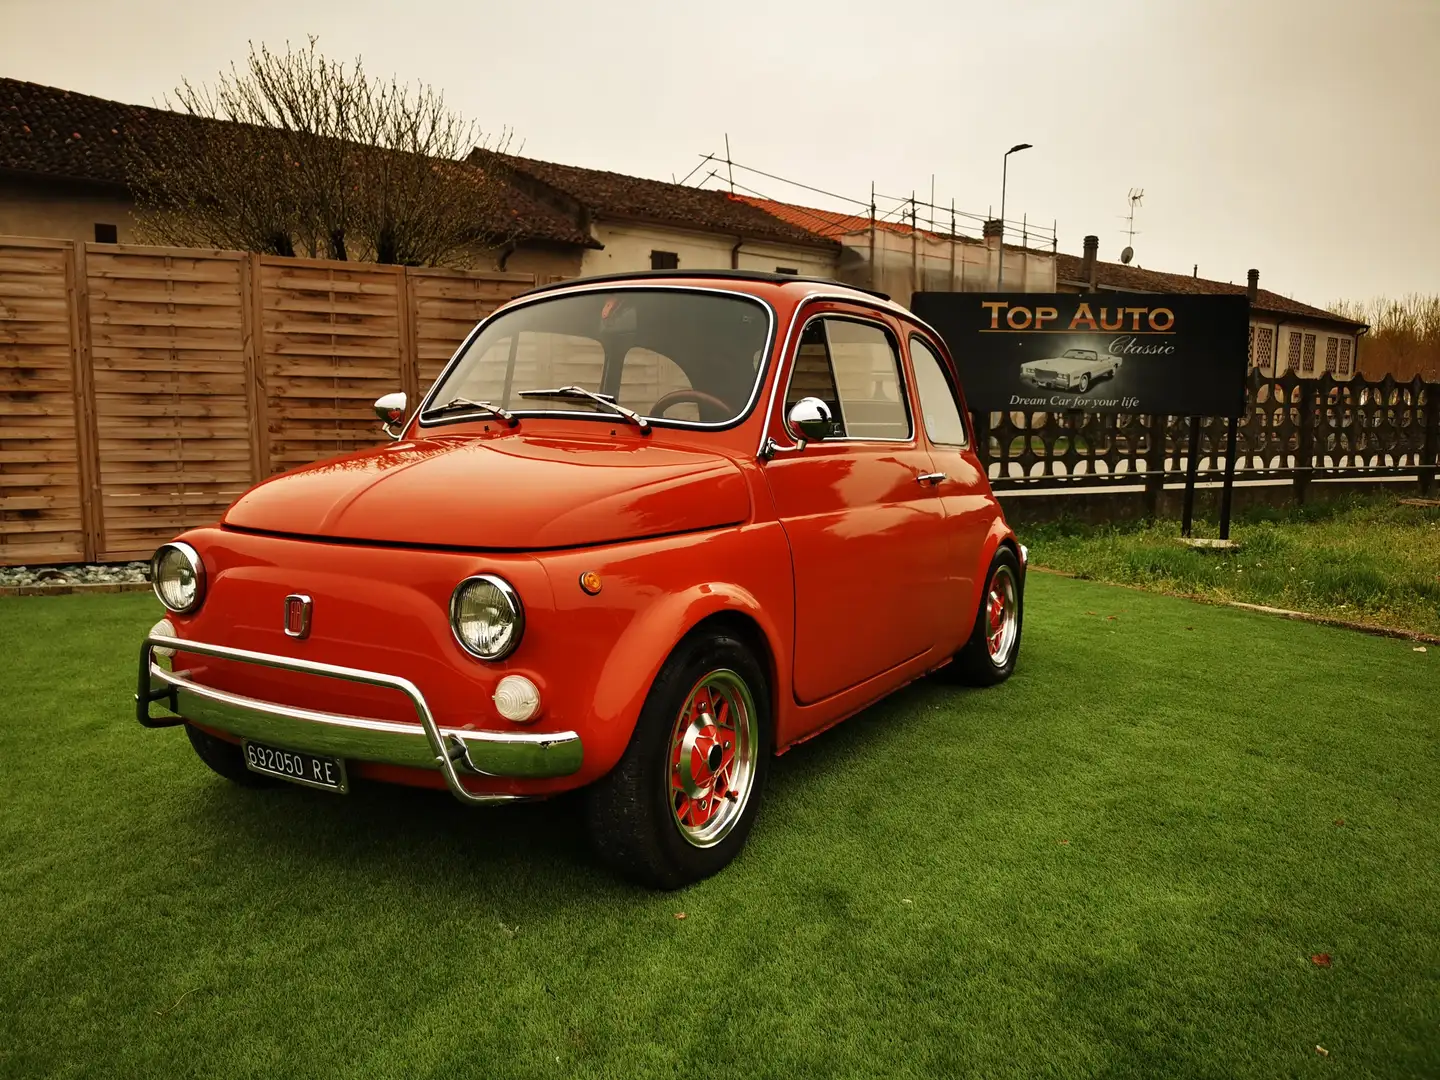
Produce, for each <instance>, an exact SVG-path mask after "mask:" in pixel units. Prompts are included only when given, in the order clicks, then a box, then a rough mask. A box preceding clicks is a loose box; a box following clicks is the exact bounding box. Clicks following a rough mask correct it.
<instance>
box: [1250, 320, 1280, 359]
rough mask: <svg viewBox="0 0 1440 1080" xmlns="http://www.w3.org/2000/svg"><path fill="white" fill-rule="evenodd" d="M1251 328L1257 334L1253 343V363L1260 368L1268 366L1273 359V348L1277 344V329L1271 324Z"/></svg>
mask: <svg viewBox="0 0 1440 1080" xmlns="http://www.w3.org/2000/svg"><path fill="white" fill-rule="evenodd" d="M1250 329H1251V331H1252V332H1253V333H1254V335H1255V340H1254V342H1253V343H1252V344H1251V364H1252V365H1253V366H1254V367H1258V368H1268V367H1269V366H1270V361H1271V359H1272V353H1271V349H1273V348H1274V344H1275V330H1274V328H1273V327H1269V326H1252V327H1251V328H1250Z"/></svg>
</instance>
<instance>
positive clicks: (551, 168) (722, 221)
mask: <svg viewBox="0 0 1440 1080" xmlns="http://www.w3.org/2000/svg"><path fill="white" fill-rule="evenodd" d="M470 161H471V162H472V163H474V164H481V163H484V162H488V161H496V162H499V163H501V164H503V165H505V166H506V167H507V168H510V169H513V170H514V171H515V172H516V173H519V174H521V175H523V176H528V177H530V178H532V179H533V180H538V181H539V182H540V183H542V184H544V185H545V186H546V187H549V188H551V189H553V190H554V191H556V192H558V193H560V194H561V195H563V196H568V197H569V198H570V199H573V200H574V201H575V202H576V203H578V204H580V206H582V207H583V208H584V209H585V210H587V211H588V212H589V213H590V214H592V215H594V216H596V217H608V218H623V219H627V220H632V221H653V222H657V223H663V224H667V225H679V226H682V227H685V226H688V227H690V228H694V229H706V230H711V231H715V232H724V233H732V234H734V235H736V236H744V237H746V238H747V239H752V240H771V241H778V242H781V243H790V244H809V245H815V246H820V247H834V246H835V242H834V240H833V239H831V238H830V237H828V236H825V235H822V234H821V233H818V232H816V231H814V230H812V229H809V228H805V227H803V226H800V225H796V224H793V223H791V222H789V221H785V220H782V219H780V218H778V217H776V216H775V215H773V214H769V213H766V212H765V211H764V210H762V209H760V208H759V207H757V206H754V205H752V203H751V201H750V200H748V199H744V198H741V197H740V196H736V195H731V194H729V193H728V192H724V191H715V190H713V189H711V188H697V187H689V186H687V185H685V184H673V183H669V182H667V181H664V180H649V179H646V178H645V177H641V176H626V175H625V174H623V173H614V172H605V171H603V170H600V169H582V168H580V167H578V166H575V165H559V164H556V163H555V162H551V161H537V160H535V159H534V158H524V157H517V156H515V155H513V154H497V153H494V152H493V151H488V150H477V151H476V152H475V153H474V154H472V155H471V157H470Z"/></svg>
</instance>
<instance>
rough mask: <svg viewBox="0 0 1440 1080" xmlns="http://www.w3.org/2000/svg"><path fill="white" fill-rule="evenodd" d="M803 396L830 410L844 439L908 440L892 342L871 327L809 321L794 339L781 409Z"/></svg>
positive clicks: (906, 416)
mask: <svg viewBox="0 0 1440 1080" xmlns="http://www.w3.org/2000/svg"><path fill="white" fill-rule="evenodd" d="M805 397H818V398H819V399H820V400H821V401H823V402H825V404H827V405H829V406H830V411H831V413H833V414H834V416H835V427H836V431H837V433H838V434H839V435H841V436H843V437H844V438H849V439H908V438H910V415H909V412H908V410H907V409H906V407H905V393H904V387H903V386H902V384H901V382H900V359H899V354H898V351H897V350H896V348H895V339H894V338H892V337H891V336H890V334H889V332H888V331H886V330H885V329H883V328H882V327H879V326H877V325H875V324H874V323H868V322H860V321H858V320H856V319H845V318H834V317H830V318H820V319H812V320H811V321H810V323H809V325H807V326H806V327H805V330H804V332H803V333H802V334H801V335H800V346H799V349H798V350H797V352H796V354H795V369H794V371H793V372H792V373H791V376H790V388H789V390H788V391H787V393H786V395H785V402H786V408H787V409H788V408H789V406H790V405H792V404H794V403H795V402H797V401H799V400H800V399H801V398H805Z"/></svg>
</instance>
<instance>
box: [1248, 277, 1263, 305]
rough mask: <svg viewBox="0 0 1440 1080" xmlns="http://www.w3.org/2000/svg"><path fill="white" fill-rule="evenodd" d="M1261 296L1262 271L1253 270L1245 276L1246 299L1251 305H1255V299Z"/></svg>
mask: <svg viewBox="0 0 1440 1080" xmlns="http://www.w3.org/2000/svg"><path fill="white" fill-rule="evenodd" d="M1259 295H1260V271H1259V270H1251V271H1250V272H1249V273H1248V274H1246V275H1245V299H1246V300H1249V301H1250V303H1252V304H1253V303H1254V302H1255V298H1256V297H1257V296H1259Z"/></svg>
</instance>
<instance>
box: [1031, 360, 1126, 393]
mask: <svg viewBox="0 0 1440 1080" xmlns="http://www.w3.org/2000/svg"><path fill="white" fill-rule="evenodd" d="M1121 363H1122V360H1121V359H1120V357H1118V356H1111V355H1109V354H1108V353H1102V352H1097V351H1096V350H1095V349H1066V350H1065V351H1064V352H1063V353H1062V354H1061V355H1059V356H1052V357H1048V358H1046V359H1044V360H1031V361H1028V362H1027V363H1024V364H1021V365H1020V377H1021V378H1023V379H1025V380H1027V381H1028V382H1032V383H1034V384H1035V385H1037V386H1046V387H1049V388H1051V389H1054V390H1070V391H1073V392H1074V393H1077V394H1083V393H1085V392H1086V391H1088V390H1089V389H1090V387H1091V386H1092V385H1093V384H1095V383H1097V382H1099V381H1100V380H1101V379H1111V378H1114V377H1115V376H1116V375H1117V374H1119V372H1120V365H1121Z"/></svg>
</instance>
